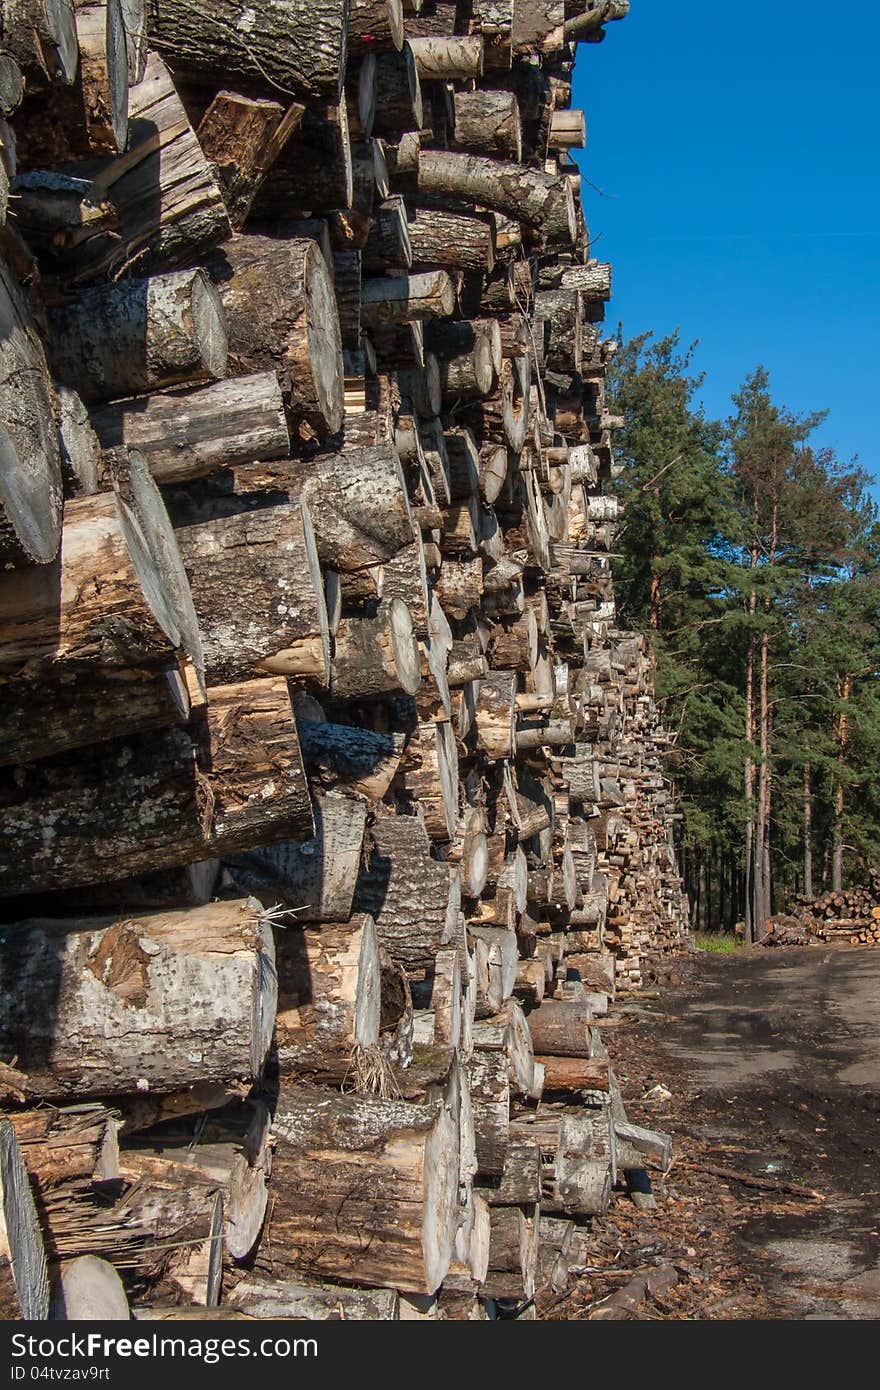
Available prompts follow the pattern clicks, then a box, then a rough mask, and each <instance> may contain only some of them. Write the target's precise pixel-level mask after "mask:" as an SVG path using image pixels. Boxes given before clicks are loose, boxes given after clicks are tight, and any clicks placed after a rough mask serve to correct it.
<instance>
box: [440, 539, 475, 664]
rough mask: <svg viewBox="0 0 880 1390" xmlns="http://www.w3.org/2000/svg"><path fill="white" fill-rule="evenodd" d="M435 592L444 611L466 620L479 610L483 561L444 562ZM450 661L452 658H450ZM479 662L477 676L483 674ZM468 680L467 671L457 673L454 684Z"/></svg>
mask: <svg viewBox="0 0 880 1390" xmlns="http://www.w3.org/2000/svg"><path fill="white" fill-rule="evenodd" d="M436 592H437V594H438V596H439V598H440V601H441V603H442V604H443V607H444V610H445V611H446V612H447V613H449V614H450V615H451V616H452V617H454V618H457V619H459V620H461V619H463V618H466V617H467V615H468V613H469V612H470V610H471V609H472V608H479V606H480V600H481V598H482V594H483V561H482V560H481V559H480V558H479V557H475V558H474V559H472V560H465V559H458V560H446V561H444V564H443V567H442V568H441V570H440V574H439V576H438V579H437V584H436ZM450 660H452V658H450ZM484 670H485V666H484V663H483V662H481V664H480V669H479V672H478V674H483V673H484ZM461 676H464V679H465V680H470V679H471V676H470V675H469V674H468V673H467V671H458V672H457V675H456V679H455V682H454V683H455V684H460V683H461V679H460V677H461Z"/></svg>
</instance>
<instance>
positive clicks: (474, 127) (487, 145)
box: [455, 90, 522, 268]
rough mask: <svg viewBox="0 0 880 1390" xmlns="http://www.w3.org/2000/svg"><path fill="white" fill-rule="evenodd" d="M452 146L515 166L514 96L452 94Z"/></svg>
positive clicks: (518, 142)
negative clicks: (453, 134) (508, 161)
mask: <svg viewBox="0 0 880 1390" xmlns="http://www.w3.org/2000/svg"><path fill="white" fill-rule="evenodd" d="M455 144H456V146H457V147H458V148H459V149H462V150H468V151H469V152H471V153H472V154H481V155H491V156H493V157H494V158H496V159H509V160H512V161H513V163H514V164H519V163H520V161H521V160H522V126H521V123H520V114H519V103H518V101H517V99H516V96H515V94H514V93H513V92H507V91H503V90H502V91H485V90H484V91H475V92H456V93H455ZM490 268H491V267H490Z"/></svg>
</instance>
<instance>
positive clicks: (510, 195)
mask: <svg viewBox="0 0 880 1390" xmlns="http://www.w3.org/2000/svg"><path fill="white" fill-rule="evenodd" d="M418 187H419V193H420V194H427V195H429V196H439V197H444V198H458V199H461V200H462V201H465V202H474V203H481V204H482V205H483V206H484V207H488V208H493V209H494V210H495V211H497V212H503V213H506V214H507V215H508V216H509V217H514V218H518V219H519V220H521V221H523V222H527V223H528V224H529V225H530V226H533V227H535V228H536V229H537V230H538V231H540V232H541V233H542V234H543V235H544V236H545V237H546V238H547V240H548V242H551V243H559V242H561V243H568V244H572V243H573V242H574V241H575V237H576V228H575V217H574V203H573V199H572V192H571V186H570V184H569V183H568V182H567V181H566V180H565V179H560V178H555V177H553V176H551V175H549V174H541V173H539V172H538V171H537V170H532V169H526V168H524V167H523V166H522V165H519V164H515V163H513V162H511V161H504V160H495V159H487V158H486V157H485V156H482V155H471V154H458V153H452V152H450V151H446V150H422V151H421V152H420V154H419V163H418Z"/></svg>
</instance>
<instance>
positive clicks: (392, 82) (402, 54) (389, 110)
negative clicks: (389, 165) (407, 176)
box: [373, 42, 424, 140]
mask: <svg viewBox="0 0 880 1390" xmlns="http://www.w3.org/2000/svg"><path fill="white" fill-rule="evenodd" d="M423 125H424V107H423V103H422V88H421V83H420V82H419V73H418V68H417V67H416V60H415V57H414V55H413V51H412V49H411V47H410V45H409V43H408V42H404V44H403V47H402V48H401V49H400V50H399V51H395V50H393V49H390V50H389V49H386V50H385V51H384V52H382V53H378V54H377V55H376V115H375V118H374V121H373V131H374V133H375V134H376V135H381V136H384V137H385V138H386V139H389V140H392V139H399V138H400V136H401V135H403V134H405V133H406V132H407V131H419V130H421V128H422V126H423Z"/></svg>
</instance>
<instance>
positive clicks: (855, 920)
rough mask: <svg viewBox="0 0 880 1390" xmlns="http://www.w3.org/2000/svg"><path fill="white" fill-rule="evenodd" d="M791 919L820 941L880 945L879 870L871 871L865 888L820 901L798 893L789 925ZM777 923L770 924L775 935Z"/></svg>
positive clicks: (836, 894) (827, 896) (824, 895)
mask: <svg viewBox="0 0 880 1390" xmlns="http://www.w3.org/2000/svg"><path fill="white" fill-rule="evenodd" d="M792 919H793V922H796V923H797V924H798V925H799V926H801V927H802V928H803V929H804V930H805V931H808V932H809V933H810V936H811V937H812V938H813V939H815V940H817V941H844V942H849V944H850V945H851V946H877V945H880V869H872V870H871V871H870V882H869V883H868V884H866V885H864V886H863V887H859V888H847V889H845V890H844V891H842V892H840V893H834V892H831V893H823V894H822V896H821V897H819V898H810V897H807V896H806V895H805V894H803V893H798V894H797V896H796V897H795V898H794V901H793V905H792V910H791V916H790V918H789V917H786V922H788V921H789V920H792ZM777 920H778V919H774V921H773V922H771V923H770V926H771V928H772V929H773V931H774V934H775V932H776V922H777Z"/></svg>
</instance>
